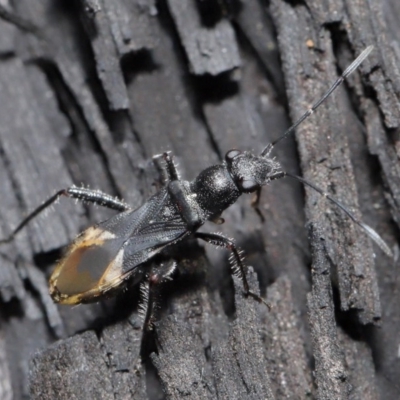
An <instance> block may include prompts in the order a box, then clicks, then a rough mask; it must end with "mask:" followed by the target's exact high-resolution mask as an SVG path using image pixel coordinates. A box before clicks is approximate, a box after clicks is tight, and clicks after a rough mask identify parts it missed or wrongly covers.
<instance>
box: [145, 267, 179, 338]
mask: <svg viewBox="0 0 400 400" xmlns="http://www.w3.org/2000/svg"><path fill="white" fill-rule="evenodd" d="M177 269H178V264H177V263H176V262H175V261H173V262H172V263H168V264H165V263H162V264H160V265H159V266H157V267H155V268H153V269H152V271H151V273H150V274H149V275H148V277H147V279H146V281H145V282H144V283H142V284H141V286H140V294H141V298H142V299H141V304H140V305H139V311H140V314H141V315H142V316H143V330H144V331H151V330H153V327H154V322H155V321H156V319H157V310H158V308H159V307H158V301H157V300H158V297H159V293H160V287H161V285H162V284H163V283H165V282H167V281H170V280H172V279H173V275H174V274H175V272H176V271H177Z"/></svg>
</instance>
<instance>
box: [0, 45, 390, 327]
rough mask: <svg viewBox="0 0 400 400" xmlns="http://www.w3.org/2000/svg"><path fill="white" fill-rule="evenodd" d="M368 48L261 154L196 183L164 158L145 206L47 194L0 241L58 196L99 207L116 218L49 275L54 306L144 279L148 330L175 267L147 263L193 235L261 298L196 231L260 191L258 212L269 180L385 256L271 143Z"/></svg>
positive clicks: (216, 238)
mask: <svg viewBox="0 0 400 400" xmlns="http://www.w3.org/2000/svg"><path fill="white" fill-rule="evenodd" d="M372 48H373V47H372V46H369V47H367V48H366V49H365V50H364V51H363V52H362V53H361V54H360V55H359V56H358V57H357V58H356V59H355V60H354V61H353V62H352V63H351V65H350V66H349V67H348V68H347V69H346V70H345V71H344V72H343V74H342V75H341V76H340V77H339V78H338V79H337V80H336V81H335V82H334V84H333V85H332V86H331V87H330V88H329V89H328V91H327V92H326V93H325V94H324V95H323V96H322V97H321V98H320V99H319V100H318V101H316V102H315V103H314V104H313V105H312V106H311V107H310V108H309V109H308V110H307V111H306V112H305V113H304V114H303V115H302V116H301V117H300V118H299V119H298V120H297V121H296V122H295V123H294V124H293V125H292V126H291V127H290V128H289V129H288V130H287V131H286V132H285V133H284V134H283V135H281V136H280V137H279V138H278V139H277V140H275V141H274V142H272V143H271V144H269V145H268V146H266V147H265V148H264V149H263V150H262V152H261V154H260V155H254V154H253V153H252V152H250V151H241V150H236V149H233V150H229V151H228V152H227V153H226V155H225V160H224V161H223V162H222V163H221V164H218V165H213V166H211V167H208V168H206V169H205V170H203V171H202V172H200V174H199V175H198V176H197V177H196V178H195V179H194V180H193V181H191V182H189V181H185V180H182V179H180V177H179V174H178V171H177V168H176V166H175V164H174V160H173V156H172V154H171V153H164V154H163V155H162V157H163V158H164V161H165V175H166V182H165V184H164V186H163V187H162V188H161V189H160V190H159V191H158V192H157V193H156V194H155V195H153V196H152V197H151V198H150V199H149V200H147V201H146V202H145V203H144V204H143V205H142V206H141V207H139V208H137V209H132V208H131V207H130V206H129V205H128V204H126V203H124V202H122V201H120V200H117V199H115V198H113V197H111V196H110V195H108V194H105V193H102V192H100V191H97V190H90V189H87V188H79V187H75V186H72V187H70V188H68V189H63V190H60V191H59V192H57V193H56V194H54V195H53V196H52V197H50V198H49V199H48V200H47V201H45V202H44V203H43V204H42V205H41V206H39V207H38V208H36V209H35V210H34V211H33V212H32V213H30V214H29V215H28V216H27V217H26V218H25V219H24V220H23V221H22V222H21V223H20V224H19V225H18V226H17V227H16V228H15V229H14V231H13V232H12V233H11V234H10V235H9V237H7V238H6V239H3V240H1V241H0V243H5V242H10V241H11V240H12V239H13V238H14V237H15V235H16V234H17V233H18V232H19V231H20V230H21V229H22V228H23V227H24V226H25V225H27V224H28V223H29V222H30V221H31V220H32V219H33V218H35V217H36V216H37V215H38V214H40V213H41V212H42V211H43V210H45V209H46V208H47V207H49V206H50V205H51V204H53V203H54V202H55V201H57V200H58V199H59V198H60V197H61V196H66V197H71V198H74V199H76V200H79V201H84V202H90V203H94V204H97V205H101V206H104V207H107V208H110V209H113V210H115V211H118V212H119V213H118V214H117V215H115V216H113V217H111V218H110V219H108V220H106V221H104V222H101V223H99V224H97V225H95V226H92V227H90V228H88V229H86V230H85V231H84V232H83V233H81V234H80V235H79V236H78V237H77V238H76V240H75V241H74V242H73V243H72V244H71V246H70V247H69V249H68V251H67V252H66V255H65V256H64V257H63V259H62V260H61V261H60V262H59V263H58V265H57V266H56V268H55V270H54V272H53V273H52V275H51V277H50V282H49V286H50V295H51V297H52V298H53V300H54V301H55V302H57V303H62V304H79V303H87V302H92V301H96V300H98V299H99V298H100V297H101V296H103V295H106V294H108V293H109V292H111V291H113V290H114V289H118V288H120V287H121V286H122V284H123V283H124V282H125V281H127V280H128V279H129V278H133V279H134V281H136V282H137V281H140V280H144V283H143V290H142V292H144V293H143V297H144V298H145V299H146V301H147V306H146V307H143V309H145V310H147V311H146V315H145V327H146V328H148V329H149V328H151V327H152V324H153V322H154V318H155V317H154V302H155V297H156V296H155V293H156V292H157V291H158V288H159V286H160V285H161V284H162V283H163V282H165V281H166V280H168V279H171V277H172V276H173V274H174V272H175V270H176V269H177V264H176V263H172V264H171V265H168V267H166V265H163V264H160V265H158V266H153V267H149V265H148V263H147V261H149V260H150V259H151V258H153V257H154V256H156V255H157V254H160V253H162V252H163V251H165V250H166V249H167V248H168V247H170V246H172V245H174V244H176V243H177V242H179V241H181V240H182V239H184V238H186V237H188V236H190V235H191V236H193V237H195V238H198V239H202V240H204V241H206V242H208V243H211V244H213V245H215V246H220V247H224V248H227V249H229V250H230V251H231V261H232V265H233V271H234V273H235V274H238V275H239V276H240V278H241V280H242V282H243V289H244V294H245V295H246V296H251V297H253V298H255V299H256V300H258V301H264V300H263V299H262V298H261V297H260V296H258V295H257V294H255V293H253V292H251V291H250V289H249V285H248V282H247V278H246V267H245V265H244V263H243V258H242V255H241V252H240V250H239V249H238V248H237V246H236V244H235V242H234V241H233V240H232V239H229V238H227V237H225V236H223V235H221V234H216V233H203V232H198V229H199V228H200V227H201V226H202V225H203V224H204V223H205V222H206V221H208V220H209V221H214V222H218V221H221V220H222V219H221V214H222V212H223V211H224V210H225V209H227V208H228V207H229V206H231V205H232V204H233V203H235V202H236V200H237V199H238V198H239V197H240V196H241V195H242V194H244V193H255V194H256V199H255V201H254V202H253V206H254V207H255V209H256V211H257V212H258V213H259V215H260V216H262V214H261V212H260V210H258V200H259V197H260V193H261V189H262V187H263V186H264V185H266V184H267V183H269V182H271V181H273V180H276V179H280V178H284V177H287V176H288V177H291V178H294V179H297V180H298V181H300V182H301V183H303V184H304V185H306V186H309V187H311V188H312V189H314V190H315V191H317V192H319V193H320V194H321V195H322V196H324V197H325V198H327V199H328V200H329V201H331V202H332V203H333V204H335V205H336V206H337V207H339V208H340V209H341V210H342V211H343V212H344V213H346V214H347V215H348V217H350V218H351V220H352V221H353V222H354V223H355V224H357V225H358V226H359V227H360V228H361V229H363V230H364V232H365V233H366V234H367V235H368V236H369V237H370V238H371V239H372V240H373V241H374V242H375V243H376V244H377V245H378V246H379V247H380V248H381V249H382V250H383V251H384V252H385V253H386V254H388V255H391V251H390V249H389V247H388V246H387V244H386V243H385V242H384V241H383V239H382V238H381V237H380V236H379V235H378V233H377V232H375V231H374V230H373V229H372V228H371V227H369V226H368V225H366V224H364V223H363V222H362V221H360V220H358V219H357V218H356V217H355V216H354V215H353V214H352V213H351V212H350V211H349V210H348V209H347V208H346V207H345V206H344V205H343V204H342V203H340V202H339V201H338V200H337V199H335V198H334V197H332V196H330V195H329V194H327V193H325V192H324V191H323V190H322V189H320V188H319V187H317V186H316V185H314V184H313V183H312V182H309V181H308V180H306V179H304V178H301V177H298V176H295V175H292V174H290V173H288V172H285V171H283V170H282V167H281V165H280V164H279V163H278V162H277V161H276V160H275V159H274V158H273V157H271V152H272V150H273V149H274V146H275V145H276V144H277V143H279V142H280V141H281V140H283V139H284V138H286V137H287V136H288V135H289V134H291V133H292V132H293V131H294V130H295V129H296V128H297V127H298V126H299V125H300V124H301V123H302V122H303V121H304V120H305V119H306V118H308V117H309V116H310V115H311V114H312V113H313V112H314V111H315V110H316V109H317V108H318V107H319V106H320V105H321V104H322V103H323V102H324V101H325V100H326V99H327V98H328V97H329V96H330V94H331V93H332V92H333V91H334V90H335V89H336V88H337V87H338V86H339V85H340V84H341V83H342V82H343V81H344V80H345V79H346V77H348V76H349V75H350V74H351V73H352V72H353V71H354V70H356V69H357V68H358V66H359V65H360V64H361V63H362V62H363V61H364V60H365V58H366V57H367V56H368V55H369V54H370V52H371V51H372Z"/></svg>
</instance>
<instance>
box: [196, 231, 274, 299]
mask: <svg viewBox="0 0 400 400" xmlns="http://www.w3.org/2000/svg"><path fill="white" fill-rule="evenodd" d="M194 236H195V237H196V238H197V239H202V240H204V241H205V242H207V243H210V244H213V245H214V246H220V247H225V248H226V249H228V250H230V251H231V252H232V257H231V259H230V261H231V263H232V267H233V273H234V274H235V275H238V276H239V277H240V278H241V279H242V282H243V289H244V294H245V296H251V297H253V298H254V299H256V300H257V301H258V302H262V303H265V304H267V303H266V302H265V301H264V299H262V298H261V297H260V296H259V295H257V294H255V293H253V292H251V291H250V288H249V284H248V282H247V278H246V270H245V269H246V267H245V265H244V263H243V257H242V253H241V251H240V250H239V249H238V248H237V247H236V244H235V242H234V241H233V240H232V239H230V238H227V237H225V236H223V235H220V234H218V233H204V232H196V233H195V234H194ZM267 306H268V307H269V305H268V304H267Z"/></svg>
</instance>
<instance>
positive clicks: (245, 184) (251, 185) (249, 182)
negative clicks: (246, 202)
mask: <svg viewBox="0 0 400 400" xmlns="http://www.w3.org/2000/svg"><path fill="white" fill-rule="evenodd" d="M240 186H241V187H242V190H243V191H244V192H254V191H256V190H257V189H258V188H259V187H260V185H259V184H258V183H257V182H256V181H254V180H253V179H243V180H242V181H241V182H240Z"/></svg>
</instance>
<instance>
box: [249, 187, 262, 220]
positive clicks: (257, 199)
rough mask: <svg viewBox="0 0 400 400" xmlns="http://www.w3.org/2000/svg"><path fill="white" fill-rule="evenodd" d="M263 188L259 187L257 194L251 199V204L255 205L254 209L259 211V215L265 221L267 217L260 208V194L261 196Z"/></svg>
mask: <svg viewBox="0 0 400 400" xmlns="http://www.w3.org/2000/svg"><path fill="white" fill-rule="evenodd" d="M261 190H262V188H258V189H257V191H256V193H255V196H254V197H253V199H252V200H251V206H252V207H253V209H254V211H255V212H256V213H257V215H258V216H259V217H260V220H261V222H265V217H264V214H263V213H262V211H261V210H260V207H259V205H260V196H261Z"/></svg>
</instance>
